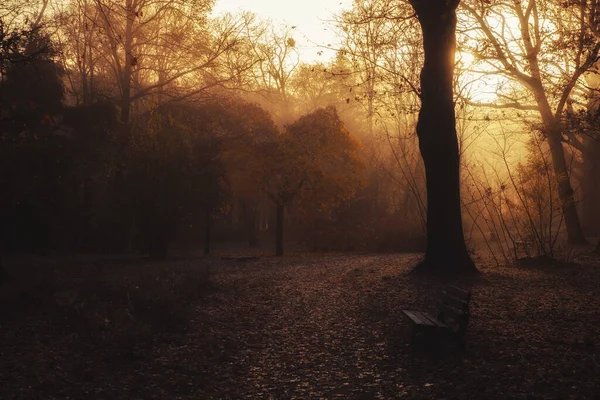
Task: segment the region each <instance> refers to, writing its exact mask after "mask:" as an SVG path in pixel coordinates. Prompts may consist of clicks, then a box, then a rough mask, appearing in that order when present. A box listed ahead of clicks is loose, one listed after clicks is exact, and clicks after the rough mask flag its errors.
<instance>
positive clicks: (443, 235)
mask: <svg viewBox="0 0 600 400" xmlns="http://www.w3.org/2000/svg"><path fill="white" fill-rule="evenodd" d="M410 3H411V5H412V6H413V8H414V10H415V12H416V14H417V18H418V20H419V23H420V25H421V29H422V31H423V48H424V51H425V60H424V63H423V68H422V70H421V110H420V112H419V120H418V123H417V135H418V137H419V148H420V150H421V155H422V156H423V161H424V163H425V172H426V179H427V250H426V253H425V259H424V260H423V262H422V263H421V264H419V265H418V266H417V268H416V269H415V271H430V272H435V273H445V274H458V273H471V272H474V271H477V269H476V267H475V264H474V263H473V261H472V260H471V257H470V256H469V253H468V252H467V248H466V245H465V241H464V234H463V228H462V218H461V202H460V179H459V164H460V157H459V153H458V140H457V136H456V122H455V114H454V99H453V72H454V54H455V47H456V33H455V30H456V7H457V6H458V3H459V0H452V1H446V0H437V1H435V2H432V1H426V0H411V1H410Z"/></svg>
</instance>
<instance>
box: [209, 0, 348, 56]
mask: <svg viewBox="0 0 600 400" xmlns="http://www.w3.org/2000/svg"><path fill="white" fill-rule="evenodd" d="M351 6H352V0H305V1H293V2H280V1H264V0H217V3H216V4H215V7H214V9H213V15H218V14H221V13H225V12H237V11H251V12H253V13H255V14H256V15H258V16H259V17H260V18H268V19H272V20H273V21H275V22H280V23H285V24H287V25H289V26H295V27H296V28H295V31H296V32H297V35H296V36H295V37H294V39H295V40H296V41H297V43H298V45H297V48H298V51H299V52H300V56H301V60H302V61H303V62H315V61H327V60H328V59H330V58H331V57H333V56H334V55H335V51H333V50H331V49H329V48H328V45H334V44H335V43H337V40H338V39H337V38H336V35H335V34H334V32H333V30H332V29H331V27H330V26H328V25H329V21H330V20H331V19H332V17H333V15H334V14H338V13H340V12H342V11H343V10H345V9H348V8H350V7H351Z"/></svg>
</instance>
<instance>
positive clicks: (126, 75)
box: [120, 0, 137, 133]
mask: <svg viewBox="0 0 600 400" xmlns="http://www.w3.org/2000/svg"><path fill="white" fill-rule="evenodd" d="M125 10H126V12H127V22H126V25H125V42H124V43H123V47H124V51H125V63H124V64H123V71H122V76H121V104H120V105H121V118H120V122H121V124H123V126H124V129H126V130H127V133H129V132H128V130H129V115H130V113H131V75H132V71H133V67H134V65H136V63H137V60H136V59H135V58H134V57H135V56H134V55H133V54H132V51H133V22H134V20H135V17H136V16H135V10H134V7H133V2H132V1H131V0H127V2H126V4H125Z"/></svg>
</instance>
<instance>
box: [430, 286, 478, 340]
mask: <svg viewBox="0 0 600 400" xmlns="http://www.w3.org/2000/svg"><path fill="white" fill-rule="evenodd" d="M470 301H471V292H470V291H466V290H463V289H459V288H457V287H455V286H448V287H446V288H445V289H444V290H443V291H442V300H441V301H440V312H439V315H438V319H439V320H440V321H443V322H444V323H446V324H447V325H449V326H450V327H452V328H453V329H454V330H456V331H457V333H459V334H463V333H464V332H465V331H466V330H467V326H468V325H469V302H470Z"/></svg>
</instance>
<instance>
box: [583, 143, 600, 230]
mask: <svg viewBox="0 0 600 400" xmlns="http://www.w3.org/2000/svg"><path fill="white" fill-rule="evenodd" d="M583 141H584V146H585V149H584V151H583V179H582V183H581V187H582V191H583V195H582V223H583V229H584V232H585V234H586V235H588V236H596V235H600V139H596V138H591V137H587V136H585V137H584V138H583Z"/></svg>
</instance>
